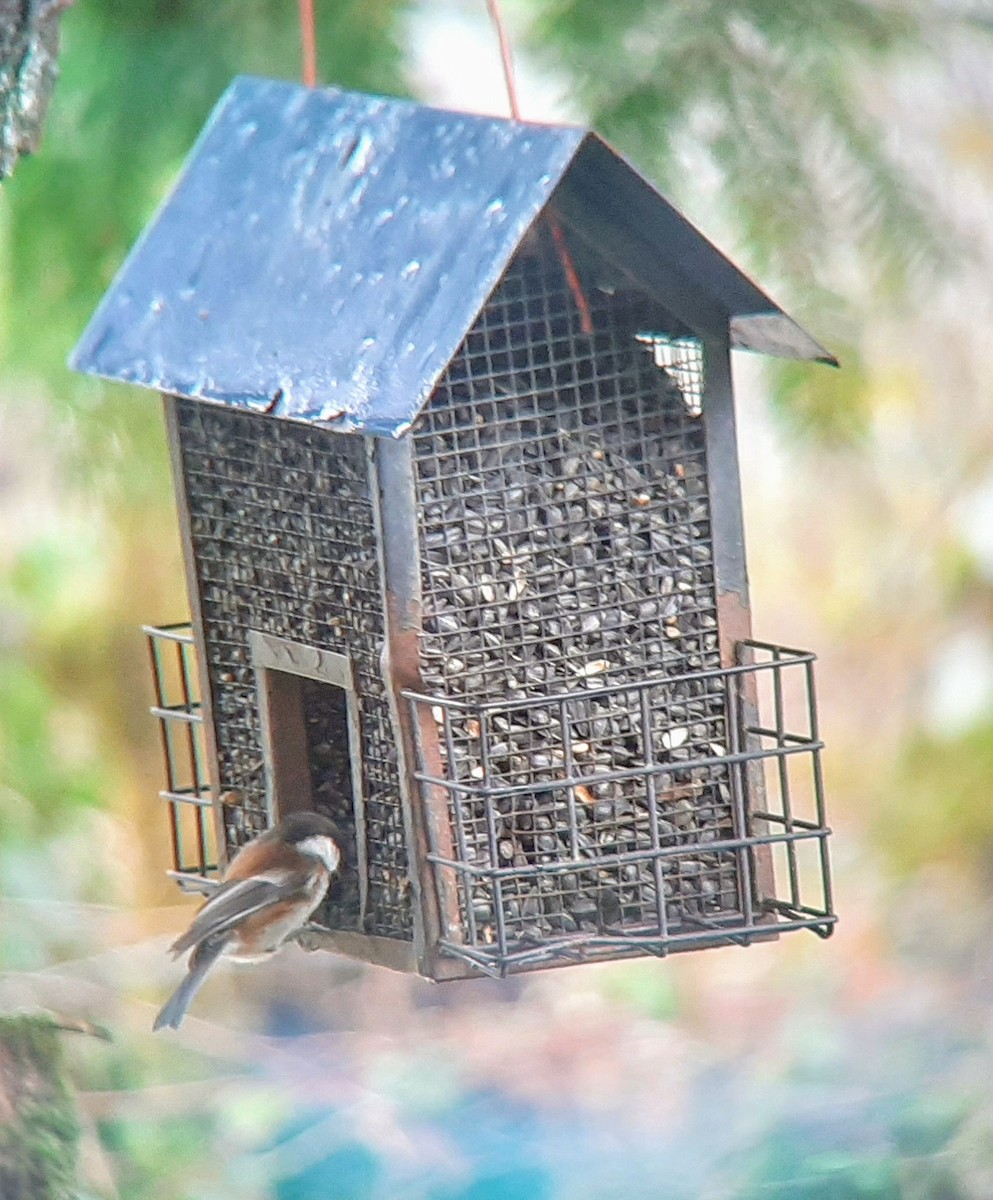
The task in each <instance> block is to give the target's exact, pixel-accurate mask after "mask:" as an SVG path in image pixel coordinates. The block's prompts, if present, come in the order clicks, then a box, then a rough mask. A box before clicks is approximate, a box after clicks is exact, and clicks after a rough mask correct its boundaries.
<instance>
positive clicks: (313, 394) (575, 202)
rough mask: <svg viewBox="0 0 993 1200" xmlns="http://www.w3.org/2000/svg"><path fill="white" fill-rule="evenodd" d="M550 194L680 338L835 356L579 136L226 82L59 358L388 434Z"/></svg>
mask: <svg viewBox="0 0 993 1200" xmlns="http://www.w3.org/2000/svg"><path fill="white" fill-rule="evenodd" d="M553 194H554V203H555V207H556V211H558V212H559V213H560V214H561V217H562V219H563V222H564V223H565V224H566V226H567V228H568V229H570V230H571V231H573V233H574V234H575V235H576V236H577V237H580V238H583V239H587V240H589V241H590V243H591V244H592V245H594V246H596V247H597V248H598V249H603V248H606V252H607V253H608V255H609V257H611V259H612V261H613V262H614V263H615V265H617V266H618V267H620V269H622V270H624V271H626V272H627V273H628V274H630V275H631V277H632V278H633V279H635V280H637V281H638V282H639V283H640V284H641V285H642V286H644V287H646V288H647V290H648V291H649V293H650V294H653V295H655V296H656V297H657V298H658V299H660V300H662V301H663V302H664V303H666V304H667V306H668V307H669V308H670V310H671V311H673V312H674V313H675V314H676V315H677V316H679V317H680V318H682V319H684V320H685V321H686V323H687V324H688V325H689V326H690V327H691V328H693V329H695V330H696V331H697V332H699V333H701V334H716V335H718V336H730V339H731V344H732V345H739V346H745V347H747V348H749V349H754V350H759V351H761V352H764V353H769V354H778V355H784V356H788V357H794V358H812V359H822V360H824V361H833V360H832V358H831V356H830V355H829V354H828V353H827V352H826V351H825V350H824V349H823V348H822V347H820V346H819V345H818V344H817V343H816V342H815V341H814V340H813V339H812V338H811V337H810V336H809V335H808V334H806V333H804V331H803V330H802V329H800V327H799V326H798V325H796V324H795V323H794V322H793V321H792V320H791V319H790V318H789V317H788V316H786V314H785V313H783V312H782V310H781V309H780V308H778V306H777V305H775V304H774V303H773V302H772V301H771V300H770V299H769V298H768V297H767V296H766V295H764V293H762V292H761V291H760V290H759V289H758V288H756V287H755V286H754V284H752V283H751V282H750V281H749V280H748V279H747V278H746V277H745V276H744V275H742V274H741V272H740V271H738V269H737V268H736V267H734V266H733V265H732V264H731V263H730V262H729V261H728V260H727V259H726V258H725V257H724V256H723V255H722V254H720V252H719V251H717V250H716V249H715V248H714V247H713V246H712V245H711V244H710V243H709V242H708V241H707V240H706V239H705V238H704V237H703V236H702V235H701V234H700V233H699V232H697V230H696V229H694V228H693V226H692V225H690V224H689V222H687V221H686V220H685V219H684V218H683V217H682V216H680V214H679V213H678V212H677V211H676V210H675V209H674V208H673V207H672V206H671V205H670V204H669V203H668V202H667V201H666V200H665V199H663V198H662V197H661V196H660V195H659V194H658V193H657V192H656V191H655V190H654V189H653V188H652V187H651V186H650V185H649V184H648V183H647V182H645V180H643V179H642V178H641V176H639V175H638V174H637V172H635V171H634V170H633V169H632V168H631V167H630V166H629V165H628V164H627V163H625V162H624V160H623V159H621V158H620V157H619V156H618V155H616V154H615V153H614V152H613V151H612V150H611V149H610V148H609V147H608V146H607V145H606V144H605V143H604V142H602V141H601V140H600V139H599V138H598V137H596V135H595V134H591V133H589V132H587V131H585V130H582V129H577V128H571V127H562V126H549V125H537V124H530V123H525V122H518V121H509V120H502V119H498V118H492V117H481V116H470V115H465V114H461V113H452V112H445V111H440V110H437V109H431V108H426V107H424V106H423V105H419V104H414V103H411V102H409V101H403V100H393V99H384V98H381V97H375V96H367V95H362V94H358V93H354V92H346V91H341V90H338V89H334V88H328V89H321V90H315V89H309V88H304V87H301V86H299V85H296V84H290V83H280V82H274V81H270V80H263V79H253V78H239V79H236V80H235V81H234V82H233V83H232V84H231V86H230V87H229V88H228V90H227V92H226V93H225V94H224V96H223V97H222V98H221V100H220V102H219V103H218V105H217V107H216V108H215V110H214V112H213V114H212V116H211V118H210V120H209V121H208V123H207V125H206V127H205V129H204V130H203V132H202V133H201V135H200V138H199V139H198V141H197V143H196V145H195V147H194V148H193V150H192V152H191V154H190V156H189V158H188V160H187V162H186V165H185V167H184V169H183V172H182V174H181V175H180V178H179V180H178V182H177V183H176V185H175V187H174V188H173V190H172V192H171V194H170V195H169V196H168V197H167V199H166V200H165V201H164V203H163V204H162V206H161V208H160V209H159V212H158V214H157V215H156V217H155V218H154V220H153V221H152V222H151V224H150V225H149V226H148V228H147V229H146V230H145V232H144V234H143V235H142V237H141V238H140V239H139V241H138V242H137V244H136V245H135V247H134V248H133V250H132V251H131V253H130V255H129V256H128V258H127V260H126V261H125V263H124V265H123V266H122V268H121V270H120V272H119V273H118V275H117V278H116V279H115V280H114V282H113V284H112V285H111V287H110V289H109V291H108V292H107V294H106V295H105V296H104V298H103V300H102V302H101V304H100V306H99V308H98V309H97V311H96V313H95V314H94V316H93V318H92V319H91V321H90V323H89V325H88V327H87V329H86V331H85V333H84V334H83V336H82V338H81V339H80V341H79V344H78V345H77V346H76V348H75V350H74V351H73V354H72V357H71V359H70V364H71V365H72V366H73V367H74V368H75V369H77V370H79V371H83V372H86V373H89V374H93V375H99V376H103V377H105V378H108V379H115V380H124V381H127V382H131V383H138V384H142V385H144V386H146V387H150V388H154V389H156V390H158V391H163V392H171V393H175V394H177V395H181V396H187V397H195V398H200V399H204V400H212V401H216V402H220V403H224V404H228V405H232V406H235V407H240V408H248V409H256V410H259V411H275V412H277V413H278V414H279V415H280V416H287V417H295V418H297V419H303V420H310V421H318V422H324V421H327V422H334V423H335V427H336V428H341V429H356V430H362V431H366V432H370V433H377V434H392V435H395V436H396V435H399V434H402V433H403V432H404V431H405V430H406V429H407V428H409V426H410V424H411V422H412V421H413V420H414V418H415V417H416V415H417V413H418V412H419V411H420V408H421V407H422V406H423V404H424V403H426V401H427V399H428V398H429V396H430V394H431V391H432V389H433V388H434V385H435V383H436V382H437V379H438V377H439V375H440V374H441V372H442V371H443V370H444V369H445V366H446V365H447V363H448V361H449V359H450V358H451V357H452V356H453V354H454V353H455V351H456V350H457V348H458V346H459V345H460V343H461V342H462V340H463V338H464V337H465V335H466V333H467V332H468V330H469V329H470V327H471V326H472V324H473V322H474V320H475V318H476V316H477V314H478V312H479V310H480V309H481V307H482V306H483V304H484V303H485V301H486V299H487V297H488V295H489V294H490V292H491V291H492V290H493V289H494V288H495V287H496V285H497V283H498V281H499V279H500V276H501V275H502V274H503V271H504V269H505V268H506V266H507V264H508V263H509V261H510V259H511V258H512V256H513V254H514V251H515V250H516V249H517V247H518V246H519V245H520V242H521V240H522V238H523V237H524V235H525V234H526V232H527V231H528V229H529V228H530V226H531V225H532V223H533V222H534V221H535V219H536V218H537V217H538V215H539V214H540V212H541V210H542V209H543V207H544V206H545V205H546V204H547V203H548V201H549V200H550V199H552V197H553Z"/></svg>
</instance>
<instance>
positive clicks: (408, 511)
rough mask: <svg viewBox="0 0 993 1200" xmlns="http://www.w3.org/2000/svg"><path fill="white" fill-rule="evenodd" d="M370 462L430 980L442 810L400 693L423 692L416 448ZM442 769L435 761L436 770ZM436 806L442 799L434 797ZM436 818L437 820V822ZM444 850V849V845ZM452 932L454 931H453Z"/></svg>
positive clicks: (404, 443)
mask: <svg viewBox="0 0 993 1200" xmlns="http://www.w3.org/2000/svg"><path fill="white" fill-rule="evenodd" d="M367 445H368V461H369V479H370V488H371V492H372V496H373V510H374V514H375V518H374V519H375V523H376V532H377V545H378V552H379V562H380V580H381V585H382V589H383V611H384V614H385V621H386V637H385V640H384V643H383V651H382V671H383V682H384V685H385V687H386V695H387V700H388V703H389V706H390V714H391V716H392V718H393V722H394V727H395V728H396V729H397V731H398V733H399V736H398V738H397V766H398V769H399V773H400V786H401V795H400V802H401V806H402V809H403V819H404V834H405V837H406V841H407V853H408V869H409V877H410V886H411V898H412V902H413V914H414V960H415V964H416V966H415V969H416V970H417V971H419V972H420V973H421V974H422V975H425V976H427V977H428V978H430V979H436V978H438V977H439V970H440V971H441V974H442V975H444V974H447V969H446V967H447V965H446V964H443V963H441V962H440V961H439V951H438V942H439V940H440V938H441V937H442V936H444V934H445V933H447V932H448V931H449V930H450V928H451V927H452V914H453V903H454V905H455V907H454V913H455V914H456V916H457V912H458V908H457V901H456V900H455V897H454V895H452V896H447V895H444V894H443V892H444V888H443V887H442V888H439V880H438V877H437V873H436V872H435V870H434V868H433V866H432V865H431V863H430V862H429V861H428V853H429V851H430V850H433V849H435V848H436V847H438V846H439V845H441V846H445V842H444V840H441V841H440V842H439V837H441V838H442V839H443V838H444V834H445V832H446V831H447V807H446V808H445V809H444V810H443V811H441V812H439V809H438V804H437V803H431V802H426V799H425V797H424V796H423V795H422V793H421V790H420V786H419V784H418V783H417V781H416V780H415V778H414V771H413V764H414V763H415V762H416V756H417V741H416V738H417V737H418V736H419V737H420V738H421V739H422V742H421V745H422V746H423V747H424V748H425V749H426V750H427V752H428V753H429V754H430V753H431V751H430V749H429V748H430V746H431V744H432V739H433V742H434V745H435V751H434V753H433V756H432V761H433V763H434V759H437V749H436V747H437V733H436V731H435V730H434V729H433V728H428V726H429V725H430V721H427V722H425V721H423V720H422V721H421V722H420V725H419V728H418V729H417V730H416V731H415V728H414V719H413V713H412V711H411V706H410V705H408V704H407V702H406V701H405V700H404V698H403V697H402V695H401V692H402V691H403V690H404V689H405V688H417V689H420V688H423V680H422V679H421V673H420V630H421V584H420V562H419V554H418V545H419V542H418V534H417V500H416V491H415V484H414V467H413V442H412V441H411V439H410V438H402V439H391V438H369V440H368V443H367ZM434 765H436V766H437V767H438V768H439V769H440V761H438V762H436V763H434ZM438 799H439V803H443V798H441V797H439V798H438ZM439 818H440V819H439ZM446 848H449V847H447V846H446ZM456 927H457V926H456Z"/></svg>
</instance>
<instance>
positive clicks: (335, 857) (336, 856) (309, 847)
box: [297, 833, 341, 875]
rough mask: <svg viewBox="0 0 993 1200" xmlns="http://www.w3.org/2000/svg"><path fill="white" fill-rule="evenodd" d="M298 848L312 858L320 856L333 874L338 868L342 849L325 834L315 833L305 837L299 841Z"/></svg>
mask: <svg viewBox="0 0 993 1200" xmlns="http://www.w3.org/2000/svg"><path fill="white" fill-rule="evenodd" d="M297 849H298V850H299V851H300V852H301V853H303V854H309V855H310V856H311V857H312V858H319V859H320V860H321V862H322V863H323V864H324V865H325V866H326V867H327V869H328V870H329V871H330V872H331V874H332V875H333V874H334V872H335V871H337V870H338V864H339V863H340V862H341V851H340V850H339V849H338V847H337V845H336V844H335V842H334V841H333V839H331V838H329V837H325V835H324V834H317V833H315V834H314V835H313V836H312V837H309V838H304V839H303V841H302V842H297Z"/></svg>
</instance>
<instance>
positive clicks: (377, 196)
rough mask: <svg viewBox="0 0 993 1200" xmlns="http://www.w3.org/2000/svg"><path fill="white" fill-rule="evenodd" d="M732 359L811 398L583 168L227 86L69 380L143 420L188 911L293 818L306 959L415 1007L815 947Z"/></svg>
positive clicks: (763, 324) (736, 304) (245, 82)
mask: <svg viewBox="0 0 993 1200" xmlns="http://www.w3.org/2000/svg"><path fill="white" fill-rule="evenodd" d="M733 348H743V349H750V350H754V351H758V352H760V353H765V354H773V355H779V356H784V357H790V358H796V359H811V360H821V361H831V358H830V355H829V354H827V353H826V352H825V351H824V350H823V349H822V348H821V347H820V346H819V345H818V344H817V343H816V342H815V341H814V340H813V339H812V338H811V337H810V336H809V335H808V334H806V333H805V332H804V331H803V330H802V329H801V328H800V327H799V326H798V325H797V324H795V323H794V322H793V321H792V320H791V319H790V318H789V317H788V316H787V315H786V314H785V313H784V312H783V311H782V310H781V309H779V308H778V307H777V306H776V305H775V304H774V303H773V302H772V301H771V300H770V299H769V298H768V297H767V296H766V295H764V294H763V293H762V292H761V291H759V290H758V288H756V287H755V285H754V284H752V283H751V282H750V281H749V280H748V279H747V278H745V276H744V275H742V274H741V273H740V272H739V271H738V270H737V269H736V268H735V267H734V266H733V265H732V264H731V263H730V262H729V261H728V260H727V259H726V258H725V257H723V256H722V255H721V254H720V253H719V251H717V250H716V249H715V248H714V247H713V246H712V245H711V244H710V243H709V242H708V241H707V240H706V239H705V238H704V237H702V236H701V234H700V233H698V232H697V231H696V229H694V228H693V227H692V226H691V225H690V224H689V223H688V222H687V221H686V220H685V218H683V217H682V216H681V215H680V214H679V213H678V212H677V211H676V210H675V209H674V208H673V207H672V206H671V205H670V204H669V203H668V202H667V201H666V200H665V199H663V198H662V197H661V196H660V195H659V194H658V193H657V192H656V191H655V190H654V189H653V188H652V187H651V186H650V185H649V184H648V183H646V182H645V180H644V179H642V177H641V176H639V175H638V174H637V173H636V172H635V171H634V170H633V169H632V168H631V167H630V166H629V165H628V164H627V163H626V162H625V161H624V160H623V159H621V158H620V157H619V156H618V155H617V154H616V153H615V152H614V151H613V150H611V149H610V147H608V146H607V145H606V144H605V143H604V142H603V141H601V140H600V139H599V138H598V137H597V136H596V135H595V134H593V133H590V132H587V131H585V130H582V129H576V128H565V127H556V126H547V125H536V124H528V123H525V122H520V121H509V120H500V119H494V118H491V117H481V116H467V115H463V114H457V113H452V112H445V111H438V110H435V109H431V108H427V107H423V106H421V105H418V104H414V103H409V102H407V101H400V100H392V99H382V98H377V97H371V96H366V95H358V94H355V93H350V92H346V91H340V90H337V89H326V90H311V89H305V88H301V87H299V86H295V85H291V84H287V83H276V82H270V81H265V80H258V79H238V80H236V81H235V82H234V83H233V84H232V86H231V87H230V89H229V90H228V92H227V93H226V94H225V96H224V97H223V98H222V99H221V101H220V103H219V104H218V106H217V109H216V110H215V112H214V114H213V115H212V117H211V118H210V121H209V122H208V124H207V127H206V129H205V130H204V132H203V134H202V135H201V137H200V139H199V141H198V142H197V144H196V146H195V148H194V149H193V151H192V153H191V155H190V158H189V160H188V162H187V164H186V166H185V168H184V170H183V172H182V174H181V176H180V178H179V181H178V183H177V184H176V186H175V188H174V190H173V191H172V193H171V195H170V196H169V197H168V198H167V199H166V201H165V202H164V204H163V206H162V208H161V209H160V211H159V212H158V214H157V216H156V217H155V218H154V220H153V221H152V223H151V225H150V226H149V228H148V229H147V230H146V232H145V234H144V235H143V237H142V238H141V240H140V241H139V242H138V244H137V246H136V247H135V248H134V250H133V251H132V253H131V255H130V257H129V258H128V259H127V261H126V263H125V264H124V266H123V268H122V269H121V272H120V274H119V275H118V277H117V279H116V280H115V282H114V283H113V285H112V287H111V288H110V290H109V292H108V293H107V295H106V296H105V298H104V300H103V302H102V303H101V305H100V307H99V309H98V311H97V313H96V314H95V315H94V317H93V319H92V321H91V323H90V325H89V327H88V329H87V330H86V332H85V334H84V336H83V338H82V340H81V341H80V343H79V345H78V346H77V348H76V350H75V353H74V358H73V365H74V366H75V367H76V368H77V369H78V370H81V371H85V372H88V373H91V374H94V375H99V376H102V377H104V378H107V379H113V380H123V381H128V382H131V383H136V384H140V385H142V386H144V387H147V388H152V389H154V390H156V391H158V392H161V393H162V395H163V397H164V401H165V414H166V424H167V429H168V438H169V444H170V447H171V452H172V461H173V467H174V474H175V485H176V494H177V497H178V508H179V523H180V532H181V537H182V544H183V547H184V551H185V559H186V568H187V572H188V579H189V594H190V609H191V621H190V624H189V625H188V626H183V627H166V628H150V629H149V630H148V633H149V639H150V644H151V647H152V659H153V663H154V664H155V667H156V687H157V688H158V692H157V698H156V705H155V709H154V711H155V712H156V714H157V715H158V716H159V718H160V721H161V727H162V736H163V742H164V745H165V747H166V762H167V768H168V778H167V786H166V788H165V789H164V791H163V795H164V797H165V799H166V802H167V807H168V812H169V816H170V836H171V838H172V842H173V848H174V856H175V867H176V870H175V874H176V876H177V877H178V878H179V879H180V881H181V882H183V883H185V884H186V885H191V884H192V885H194V886H198V887H207V886H209V882H210V879H211V878H212V877H214V876H215V875H216V872H217V870H218V869H219V867H220V866H223V863H224V861H225V860H226V858H227V857H228V856H230V855H231V854H232V853H233V852H234V851H235V850H236V849H237V847H238V846H239V845H240V844H241V843H243V842H244V841H246V840H248V839H249V838H251V837H253V836H255V835H257V834H258V833H260V832H261V831H262V830H263V829H265V828H266V827H268V826H269V825H270V824H271V823H272V822H273V821H274V820H275V819H277V818H278V817H279V816H280V815H282V814H284V813H285V812H287V811H290V810H293V809H298V808H313V809H316V810H317V811H319V812H322V813H324V814H326V815H328V816H330V817H331V818H333V819H334V820H335V821H336V822H337V823H338V825H339V827H340V828H341V830H342V834H343V840H344V843H345V846H344V850H345V856H346V860H347V865H346V867H345V869H344V871H343V873H342V877H341V879H340V880H339V881H338V882H337V883H336V885H335V887H334V888H333V889H332V892H331V895H330V897H329V899H328V901H327V903H326V905H325V907H324V908H323V909H322V910H321V911H320V921H321V923H322V925H323V926H324V927H325V929H326V936H324V937H323V939H322V940H323V943H324V944H326V945H327V946H328V947H331V948H334V949H336V950H338V951H342V952H345V953H348V954H352V955H355V956H357V957H359V958H363V959H366V960H369V961H374V962H378V963H383V964H386V965H389V966H392V967H396V968H400V969H403V970H411V971H419V972H421V973H422V974H424V975H427V976H429V977H431V978H434V979H450V978H457V977H462V976H471V975H474V974H477V973H479V972H484V973H488V974H494V975H503V974H506V973H507V972H512V971H519V970H524V969H530V968H535V967H542V966H552V965H560V964H563V963H571V962H576V961H581V960H596V959H607V958H617V957H622V956H628V955H633V954H656V955H664V954H667V953H669V952H672V951H677V950H687V949H694V948H699V947H704V946H712V945H722V944H728V943H749V942H752V941H756V940H760V939H766V938H770V937H775V936H777V935H779V934H781V933H784V932H787V931H790V930H795V929H800V928H809V929H813V930H815V931H816V932H818V933H820V934H822V935H826V934H827V933H828V932H830V929H831V927H832V925H833V923H834V920H835V917H834V914H833V912H832V907H831V897H830V889H829V880H828V861H827V849H826V839H827V836H828V829H827V827H826V825H825V820H824V810H823V800H822V795H821V777H820V766H819V752H820V749H821V742H820V740H819V735H818V730H817V725H816V716H815V708H814V695H813V683H812V666H811V663H812V660H813V656H812V655H810V654H807V653H803V652H800V651H795V650H789V649H785V648H782V647H778V646H775V645H773V644H771V643H763V642H757V641H755V640H753V639H752V633H751V625H750V615H749V603H748V590H747V582H746V569H745V557H744V548H743V536H742V518H741V503H740V491H739V478H738V463H737V457H736V456H737V451H736V443H735V423H734V409H733V401H732V391H731V375H730V369H729V351H730V350H731V349H733Z"/></svg>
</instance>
